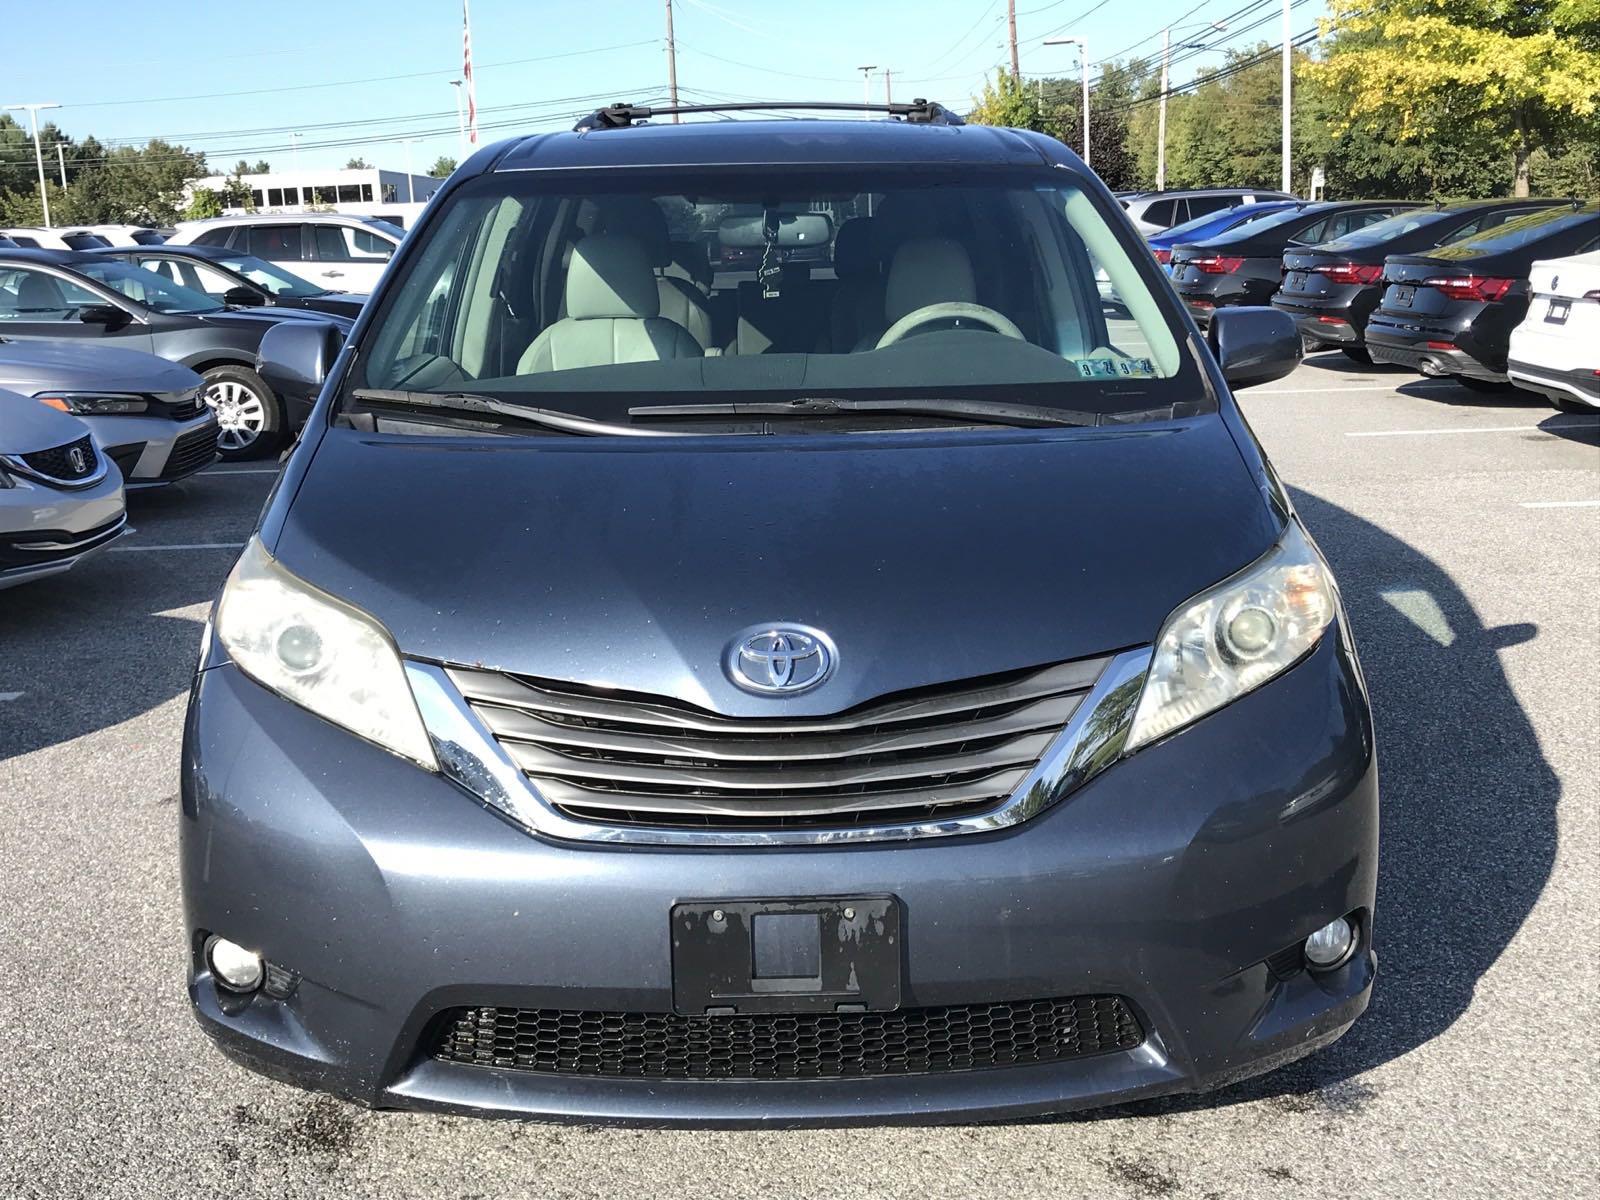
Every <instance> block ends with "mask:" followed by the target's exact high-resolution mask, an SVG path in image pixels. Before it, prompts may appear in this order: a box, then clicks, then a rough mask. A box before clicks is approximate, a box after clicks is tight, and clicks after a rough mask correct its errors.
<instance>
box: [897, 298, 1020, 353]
mask: <svg viewBox="0 0 1600 1200" xmlns="http://www.w3.org/2000/svg"><path fill="white" fill-rule="evenodd" d="M958 317H959V318H960V319H961V320H963V321H976V322H977V323H978V324H979V325H987V326H988V327H989V328H990V329H992V330H994V332H996V333H998V334H1002V335H1004V336H1005V337H1008V338H1015V339H1016V340H1017V341H1019V342H1025V341H1027V340H1028V339H1027V338H1026V337H1024V336H1023V334H1022V330H1020V329H1018V328H1017V326H1016V323H1015V322H1013V321H1012V320H1011V318H1010V317H1007V316H1006V315H1005V314H1004V313H997V312H995V310H994V309H992V308H985V307H984V306H983V305H981V304H968V303H967V302H966V301H964V300H945V301H941V302H940V303H938V304H925V305H923V306H922V307H921V308H919V309H915V310H914V311H912V312H908V313H907V314H906V315H905V316H903V317H901V318H900V319H899V320H898V321H896V322H895V323H894V324H893V325H891V326H889V328H887V329H885V330H884V331H883V336H882V337H881V338H879V339H878V344H877V345H876V346H874V347H873V349H874V350H882V349H883V348H884V347H885V346H892V345H894V344H895V343H896V342H898V341H900V340H901V339H903V338H906V337H909V336H910V335H911V333H912V331H913V330H916V329H920V328H921V327H922V326H924V325H932V324H933V323H934V322H936V321H952V320H955V319H956V318H958Z"/></svg>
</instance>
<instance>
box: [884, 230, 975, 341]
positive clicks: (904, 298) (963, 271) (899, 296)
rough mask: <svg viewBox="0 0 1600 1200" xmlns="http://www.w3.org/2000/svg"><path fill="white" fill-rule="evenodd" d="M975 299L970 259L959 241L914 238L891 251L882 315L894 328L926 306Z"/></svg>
mask: <svg viewBox="0 0 1600 1200" xmlns="http://www.w3.org/2000/svg"><path fill="white" fill-rule="evenodd" d="M977 298H978V289H977V286H976V285H975V284H974V283H973V281H972V260H971V259H970V258H968V257H967V252H966V250H965V249H963V248H962V246H961V243H960V242H956V241H952V240H951V239H950V238H916V239H914V240H913V241H909V242H907V243H906V244H905V245H903V246H901V247H900V249H898V250H896V251H895V252H894V261H893V262H892V263H890V265H889V281H888V283H887V284H886V285H885V288H884V300H883V315H884V316H885V317H887V318H888V321H889V324H891V325H893V324H894V323H895V322H896V321H898V320H899V319H900V318H901V317H903V316H905V315H906V314H907V313H913V312H916V311H917V309H919V308H924V307H926V306H927V305H929V304H943V303H946V302H948V301H958V302H964V303H968V304H971V303H973V302H975V301H976V300H977Z"/></svg>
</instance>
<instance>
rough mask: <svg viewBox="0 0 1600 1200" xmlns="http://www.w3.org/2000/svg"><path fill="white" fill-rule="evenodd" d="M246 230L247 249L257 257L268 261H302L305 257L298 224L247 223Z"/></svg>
mask: <svg viewBox="0 0 1600 1200" xmlns="http://www.w3.org/2000/svg"><path fill="white" fill-rule="evenodd" d="M244 232H245V243H244V244H245V249H246V250H248V251H249V252H250V253H251V254H254V255H255V256H256V257H257V258H264V259H266V260H267V261H268V262H300V261H301V260H302V259H304V258H305V253H304V251H302V250H301V248H300V226H298V225H247V226H245V229H244Z"/></svg>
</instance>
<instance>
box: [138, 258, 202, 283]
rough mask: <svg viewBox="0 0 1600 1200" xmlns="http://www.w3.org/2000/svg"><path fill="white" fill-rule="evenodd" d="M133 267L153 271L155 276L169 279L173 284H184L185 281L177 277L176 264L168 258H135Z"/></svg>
mask: <svg viewBox="0 0 1600 1200" xmlns="http://www.w3.org/2000/svg"><path fill="white" fill-rule="evenodd" d="M133 265H134V266H136V267H143V268H144V269H145V270H146V271H154V272H155V273H156V274H157V275H161V276H164V277H165V278H167V279H170V280H171V281H172V282H173V283H186V282H188V281H187V280H184V279H181V278H179V276H178V264H177V263H175V262H173V261H172V260H171V259H170V258H136V259H134V260H133Z"/></svg>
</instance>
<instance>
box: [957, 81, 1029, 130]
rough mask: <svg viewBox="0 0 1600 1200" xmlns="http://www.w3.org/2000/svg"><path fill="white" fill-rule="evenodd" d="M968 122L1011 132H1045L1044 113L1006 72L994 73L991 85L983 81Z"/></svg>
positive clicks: (1025, 90) (1024, 89)
mask: <svg viewBox="0 0 1600 1200" xmlns="http://www.w3.org/2000/svg"><path fill="white" fill-rule="evenodd" d="M967 120H969V121H972V122H974V123H975V124H978V125H1003V126H1005V127H1007V128H1010V129H1035V130H1041V131H1042V130H1043V129H1044V114H1043V113H1042V112H1041V111H1040V108H1039V104H1038V101H1037V100H1036V99H1035V98H1034V97H1033V96H1031V95H1029V94H1028V91H1027V89H1026V88H1025V87H1024V86H1023V84H1022V82H1021V81H1020V80H1018V79H1017V78H1016V77H1015V76H1013V75H1012V74H1011V73H1010V72H1008V71H996V72H995V75H994V80H993V82H991V81H989V80H988V79H985V80H984V81H983V94H982V95H980V96H975V97H973V101H972V111H971V112H969V113H968V114H967Z"/></svg>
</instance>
